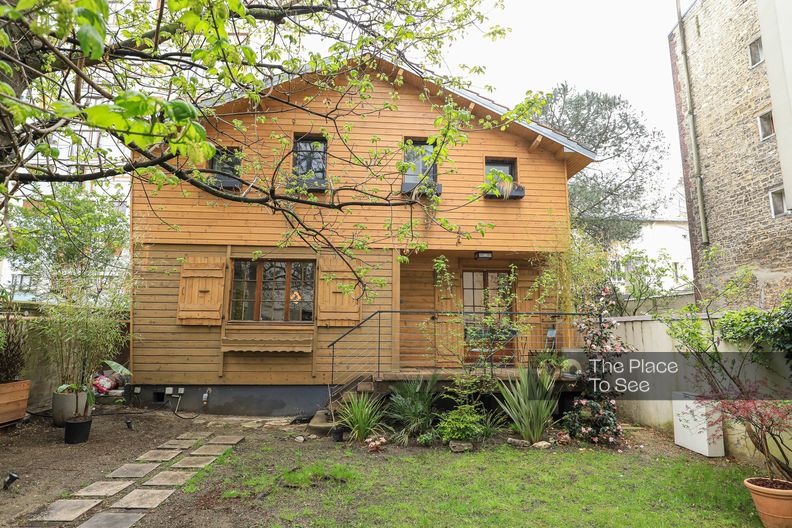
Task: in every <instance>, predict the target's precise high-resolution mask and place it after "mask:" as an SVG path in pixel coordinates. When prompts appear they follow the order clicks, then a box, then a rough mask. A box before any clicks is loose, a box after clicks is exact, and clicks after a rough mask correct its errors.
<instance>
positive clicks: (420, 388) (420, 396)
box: [386, 375, 438, 445]
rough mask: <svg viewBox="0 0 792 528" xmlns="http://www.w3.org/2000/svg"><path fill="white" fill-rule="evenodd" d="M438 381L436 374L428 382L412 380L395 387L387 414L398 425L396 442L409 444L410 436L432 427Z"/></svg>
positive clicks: (417, 434) (420, 433) (418, 434)
mask: <svg viewBox="0 0 792 528" xmlns="http://www.w3.org/2000/svg"><path fill="white" fill-rule="evenodd" d="M436 383H437V376H436V375H435V376H432V377H431V378H430V379H429V380H427V381H426V382H424V380H422V379H419V380H411V381H407V382H405V383H402V384H399V385H396V386H394V387H393V395H392V396H391V400H390V403H389V404H388V407H387V410H386V415H387V417H388V418H389V419H391V420H392V421H393V422H394V424H395V425H396V426H398V428H397V429H396V432H395V433H394V434H393V441H394V442H396V443H397V444H402V445H407V443H408V442H409V441H410V438H416V437H418V436H420V435H422V434H423V433H426V432H427V431H429V430H431V429H432V420H433V418H434V415H433V413H432V408H433V407H434V404H435V402H436V401H437V398H438V394H437V393H436V392H435V390H434V388H435V384H436Z"/></svg>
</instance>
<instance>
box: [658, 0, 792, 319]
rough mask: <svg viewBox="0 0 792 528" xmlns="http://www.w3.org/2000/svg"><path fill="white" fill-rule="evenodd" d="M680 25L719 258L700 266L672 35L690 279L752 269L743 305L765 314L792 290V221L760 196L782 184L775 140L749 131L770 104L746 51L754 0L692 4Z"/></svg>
mask: <svg viewBox="0 0 792 528" xmlns="http://www.w3.org/2000/svg"><path fill="white" fill-rule="evenodd" d="M683 24H684V28H685V34H686V37H687V45H688V57H689V59H688V60H689V70H690V76H691V86H692V88H691V90H692V94H693V106H694V111H695V118H696V127H697V139H698V145H699V151H700V159H701V174H702V178H703V190H704V193H703V194H704V204H705V214H706V218H707V222H708V226H709V238H710V245H711V246H716V247H717V248H719V250H720V251H721V257H720V259H719V260H718V261H717V263H716V264H715V265H714V266H712V267H711V268H709V269H705V267H704V266H702V252H703V249H704V248H705V246H704V244H703V243H702V233H701V228H700V219H699V214H698V207H697V205H696V188H695V182H694V181H693V180H692V158H691V145H690V135H689V130H688V127H687V124H686V120H685V114H686V112H687V105H686V93H685V84H684V79H683V78H682V65H681V61H682V55H681V49H680V43H679V33H678V31H679V29H678V28H675V29H674V31H673V32H672V33H671V35H669V44H670V51H671V59H672V70H673V79H674V90H675V93H676V101H677V103H676V104H677V116H678V121H679V135H680V143H681V150H682V158H683V171H684V181H685V192H686V196H687V202H688V218H689V219H690V235H691V236H690V240H691V249H692V254H693V265H694V269H695V271H696V276H697V281H698V283H699V285H700V286H702V285H707V284H710V283H717V282H720V281H722V280H723V279H724V278H726V277H728V276H730V275H731V274H732V273H734V271H735V270H736V269H737V268H738V267H739V266H741V265H751V266H753V267H754V268H755V276H756V282H755V285H754V287H753V288H751V295H750V298H749V299H748V300H747V302H748V303H750V304H755V305H758V306H772V305H774V304H777V302H778V297H779V294H780V293H781V292H782V291H784V290H786V289H791V288H792V215H788V216H782V217H778V218H773V217H772V215H771V212H770V202H769V198H768V192H769V190H770V189H771V188H774V187H777V186H779V185H781V184H782V176H781V168H780V163H779V157H778V151H777V145H776V140H775V137H771V138H768V139H766V140H764V141H762V140H760V137H759V129H758V126H757V117H758V116H759V115H760V114H762V113H764V112H766V111H767V110H770V109H771V108H772V101H771V99H770V89H769V83H768V80H767V69H766V65H765V64H764V63H760V64H759V65H757V66H754V67H751V66H750V63H749V54H748V45H749V44H750V43H751V42H752V41H753V40H754V39H756V37H758V36H760V27H759V19H758V13H757V6H756V0H698V1H697V2H696V3H695V4H694V5H693V6H692V7H691V9H690V10H689V11H688V12H687V13H686V14H685V16H684V22H683ZM787 199H788V200H789V199H790V197H787Z"/></svg>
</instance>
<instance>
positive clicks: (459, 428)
mask: <svg viewBox="0 0 792 528" xmlns="http://www.w3.org/2000/svg"><path fill="white" fill-rule="evenodd" d="M484 418H485V417H484V414H483V413H482V412H481V411H480V410H479V409H478V407H477V406H475V405H470V404H465V405H460V406H459V407H457V408H456V409H454V410H453V411H449V412H447V413H445V414H444V415H443V416H442V417H441V418H440V422H439V423H438V424H437V432H438V433H439V434H440V438H441V439H442V440H443V442H449V441H451V440H459V441H462V442H473V441H476V440H481V438H483V437H484Z"/></svg>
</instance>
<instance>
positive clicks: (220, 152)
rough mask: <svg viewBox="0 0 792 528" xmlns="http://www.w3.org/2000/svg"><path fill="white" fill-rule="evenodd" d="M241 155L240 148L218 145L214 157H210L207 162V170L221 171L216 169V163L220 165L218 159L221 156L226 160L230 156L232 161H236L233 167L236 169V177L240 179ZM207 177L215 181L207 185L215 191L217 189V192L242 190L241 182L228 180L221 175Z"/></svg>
mask: <svg viewBox="0 0 792 528" xmlns="http://www.w3.org/2000/svg"><path fill="white" fill-rule="evenodd" d="M232 153H233V154H232ZM241 154H242V148H241V147H233V146H232V147H227V146H220V145H218V146H217V150H216V152H215V155H214V156H212V159H210V160H209V167H208V168H209V169H210V170H213V171H216V170H221V169H218V165H217V164H218V163H222V161H221V159H220V158H221V157H222V156H225V157H226V159H227V158H228V156H229V155H231V156H232V157H233V159H234V160H236V162H235V166H236V169H237V176H239V177H240V178H241V177H242V157H241ZM209 176H210V177H211V178H214V179H215V182H213V183H210V184H209V185H210V186H211V187H213V188H215V189H218V190H221V191H239V190H241V189H242V182H241V181H238V180H233V179H230V178H228V177H227V176H224V175H221V174H214V173H212V174H210V175H209ZM226 184H230V186H226Z"/></svg>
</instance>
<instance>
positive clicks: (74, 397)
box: [35, 302, 128, 430]
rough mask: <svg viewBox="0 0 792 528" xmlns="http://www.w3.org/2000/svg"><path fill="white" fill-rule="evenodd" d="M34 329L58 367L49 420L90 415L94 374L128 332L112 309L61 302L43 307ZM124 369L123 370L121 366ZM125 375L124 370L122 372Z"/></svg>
mask: <svg viewBox="0 0 792 528" xmlns="http://www.w3.org/2000/svg"><path fill="white" fill-rule="evenodd" d="M35 325H36V328H37V330H38V331H39V335H40V337H41V339H42V342H43V343H44V346H46V347H47V352H48V355H49V358H50V360H51V361H52V363H53V364H54V365H56V367H57V369H58V376H59V385H58V388H57V389H56V390H55V393H54V394H53V397H52V420H53V423H54V424H55V425H56V426H59V427H63V426H65V425H66V424H67V420H68V419H77V420H78V421H79V420H82V422H80V423H82V424H83V425H82V426H81V427H82V428H85V427H88V430H90V426H85V425H84V423H85V421H87V420H88V419H89V418H90V416H91V407H92V406H93V400H94V398H93V389H92V388H91V385H92V381H93V376H94V373H95V372H96V371H97V370H98V369H99V368H100V367H101V366H102V364H108V365H110V367H111V368H112V369H113V370H117V369H116V368H114V367H113V365H117V366H118V367H120V365H118V364H117V363H108V360H112V359H113V358H115V356H116V354H117V353H118V350H119V349H120V347H121V346H122V345H123V344H124V343H125V342H126V340H127V335H126V332H125V331H124V328H123V325H122V324H121V321H119V318H118V317H117V316H116V313H115V311H113V310H111V309H108V308H102V307H97V306H95V305H90V304H88V303H76V302H62V303H59V304H53V305H47V306H45V307H44V308H43V314H42V317H40V318H38V319H37V320H36V323H35ZM124 370H126V369H124ZM121 373H122V374H127V375H128V371H126V372H121Z"/></svg>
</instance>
